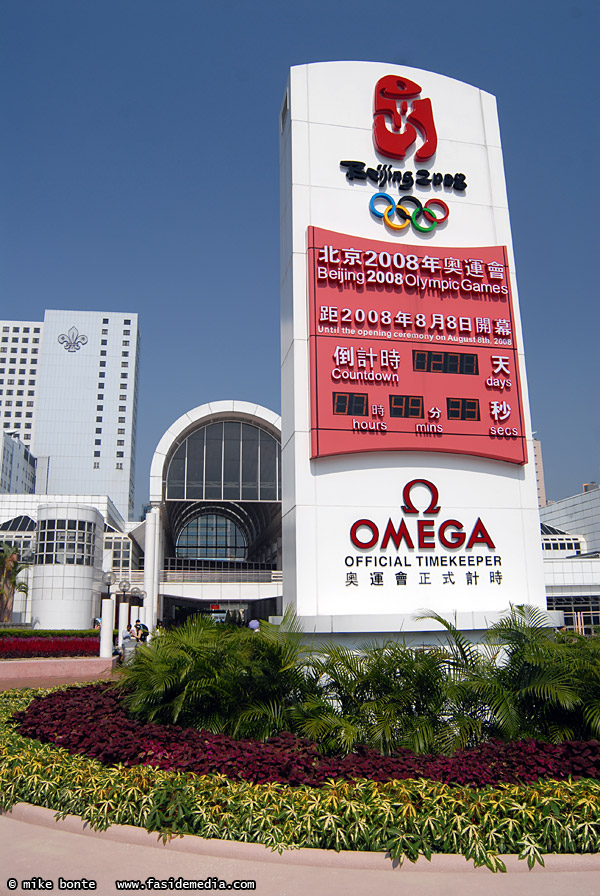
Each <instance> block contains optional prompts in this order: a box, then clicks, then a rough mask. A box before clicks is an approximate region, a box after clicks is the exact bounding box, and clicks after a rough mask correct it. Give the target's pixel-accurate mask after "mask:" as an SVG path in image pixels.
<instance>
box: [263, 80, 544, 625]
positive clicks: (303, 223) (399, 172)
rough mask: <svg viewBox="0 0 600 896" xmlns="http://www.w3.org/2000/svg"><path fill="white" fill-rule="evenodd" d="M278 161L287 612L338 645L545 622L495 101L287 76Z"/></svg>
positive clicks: (429, 88)
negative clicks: (523, 616) (512, 615)
mask: <svg viewBox="0 0 600 896" xmlns="http://www.w3.org/2000/svg"><path fill="white" fill-rule="evenodd" d="M280 158H281V234H282V251H281V259H282V270H281V284H282V286H281V296H282V451H283V453H282V471H283V559H284V600H285V602H286V603H287V604H292V605H293V606H294V607H295V609H296V612H297V613H298V615H299V616H300V617H301V619H302V620H303V623H304V627H305V630H306V631H313V630H314V631H316V632H317V633H323V634H335V635H342V636H343V635H347V636H354V635H360V634H370V633H390V632H399V631H402V632H405V633H409V632H422V631H423V630H424V629H425V628H426V627H427V624H424V623H423V622H422V621H418V620H417V619H416V618H415V617H416V615H418V614H419V613H420V612H422V611H423V610H425V609H429V610H434V611H436V612H438V613H440V614H442V615H444V616H446V617H448V618H450V617H451V618H452V619H453V620H456V622H457V623H458V626H459V627H460V628H461V629H462V630H465V631H471V632H473V631H478V630H482V629H485V628H487V627H488V626H489V625H490V623H491V622H493V621H494V620H496V619H497V618H498V617H499V616H500V615H501V614H502V613H503V612H504V611H505V610H506V609H507V607H508V605H509V603H517V604H518V603H529V604H534V605H537V606H539V607H541V608H545V598H544V587H543V576H542V554H541V544H540V529H539V513H538V505H537V491H536V480H535V470H534V466H533V449H532V434H531V423H530V415H529V401H528V395H527V383H526V376H525V363H524V354H523V338H522V333H521V318H520V313H519V301H518V294H517V284H516V278H515V265H514V255H513V247H512V238H511V230H510V219H509V211H508V203H507V197H506V186H505V181H504V169H503V162H502V149H501V144H500V132H499V127H498V118H497V113H496V103H495V99H494V97H493V96H491V95H490V94H488V93H484V92H483V91H481V90H479V89H477V88H476V87H472V86H470V85H468V84H463V83H461V82H459V81H454V80H452V79H451V78H447V77H444V76H442V75H438V74H434V73H432V72H425V71H420V70H417V69H408V68H403V67H398V66H393V65H387V64H382V63H368V62H329V63H318V64H314V65H305V66H297V67H294V68H292V69H291V72H290V80H289V83H288V87H287V90H286V94H285V99H284V103H283V107H282V111H281V151H280Z"/></svg>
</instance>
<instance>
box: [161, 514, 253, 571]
mask: <svg viewBox="0 0 600 896" xmlns="http://www.w3.org/2000/svg"><path fill="white" fill-rule="evenodd" d="M247 552H248V545H247V540H246V536H245V534H244V532H243V530H242V529H241V528H240V527H239V526H238V525H236V523H235V522H234V521H233V520H232V519H229V518H228V517H227V516H224V515H221V514H218V513H206V514H203V515H202V516H199V517H197V518H196V519H194V520H191V521H190V522H189V523H187V525H186V526H184V527H183V529H182V530H181V532H180V533H179V535H178V536H177V542H176V547H175V556H176V557H189V558H193V559H198V560H200V559H206V560H245V559H246V556H247Z"/></svg>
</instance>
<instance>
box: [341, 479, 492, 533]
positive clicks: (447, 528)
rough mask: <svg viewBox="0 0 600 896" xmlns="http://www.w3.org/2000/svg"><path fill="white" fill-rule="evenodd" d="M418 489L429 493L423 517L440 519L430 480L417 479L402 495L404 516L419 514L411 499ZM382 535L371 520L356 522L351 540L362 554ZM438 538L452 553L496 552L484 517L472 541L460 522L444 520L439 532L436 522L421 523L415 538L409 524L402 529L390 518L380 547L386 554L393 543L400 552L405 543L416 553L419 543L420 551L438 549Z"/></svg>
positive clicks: (434, 488) (474, 531)
mask: <svg viewBox="0 0 600 896" xmlns="http://www.w3.org/2000/svg"><path fill="white" fill-rule="evenodd" d="M415 485H424V486H425V487H426V488H427V489H428V490H429V494H430V501H429V506H428V507H427V509H426V510H424V511H422V513H423V515H424V516H437V514H438V513H439V512H440V509H441V508H440V506H439V504H438V499H439V492H438V489H437V487H436V486H435V485H434V483H433V482H430V481H429V480H428V479H413V480H411V481H410V482H407V483H406V485H405V486H404V489H403V491H402V498H403V501H404V504H403V505H402V507H401V510H402V512H403V513H404V514H407V515H409V514H410V515H416V514H418V513H419V510H417V508H416V507H415V505H414V504H413V501H412V498H411V491H412V489H413V487H414V486H415ZM365 530H366V531H365ZM379 535H380V533H379V527H378V526H377V524H376V523H374V522H373V520H369V519H360V520H356V522H354V523H353V524H352V526H351V528H350V540H351V542H352V544H353V545H354V547H356V548H358V549H359V550H369V549H370V548H373V547H375V545H376V544H377V543H378V542H379ZM436 538H437V541H439V543H440V544H441V545H443V547H445V548H449V549H450V550H456V549H457V548H461V547H463V545H464V546H465V547H466V548H467V549H468V548H472V547H474V546H475V545H478V544H482V545H483V544H484V545H487V547H488V548H490V550H495V549H496V546H495V544H494V542H493V541H492V539H491V537H490V535H489V533H488V531H487V529H486V528H485V526H484V524H483V522H482V520H481V518H480V517H478V518H477V521H476V523H475V525H474V526H473V528H472V530H471V534H470V535H469V537H468V538H467V533H466V531H465V529H464V526H463V524H462V523H461V522H460V521H459V520H454V519H448V520H444V521H443V522H442V523H440V524H439V526H438V527H437V530H436V528H435V520H417V526H416V533H415V532H414V531H413V534H411V532H410V530H409V527H408V526H407V524H406V520H404V519H403V520H402V521H401V522H400V525H398V526H395V525H394V522H393V521H392V519H391V518H390V519H388V522H387V525H386V527H385V530H384V532H383V536H382V537H381V542H380V544H379V547H380V550H382V551H385V550H386V548H387V547H388V545H389V543H390V541H391V542H392V543H393V544H394V547H395V548H396V550H398V549H399V548H400V546H401V544H402V542H404V543H405V545H406V547H407V548H413V549H414V547H415V542H416V545H417V547H418V548H420V549H427V548H435V547H436Z"/></svg>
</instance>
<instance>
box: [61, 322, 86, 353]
mask: <svg viewBox="0 0 600 896" xmlns="http://www.w3.org/2000/svg"><path fill="white" fill-rule="evenodd" d="M58 341H59V343H60V345H63V346H64V347H65V350H66V351H68V352H78V351H79V349H80V348H81V346H82V345H85V344H86V342H87V341H88V338H87V336H84V335H83V333H82V334H81V336H80V335H79V330H78V329H77V327H71V329H70V330H69V332H68V333H61V334H60V336H59V337H58Z"/></svg>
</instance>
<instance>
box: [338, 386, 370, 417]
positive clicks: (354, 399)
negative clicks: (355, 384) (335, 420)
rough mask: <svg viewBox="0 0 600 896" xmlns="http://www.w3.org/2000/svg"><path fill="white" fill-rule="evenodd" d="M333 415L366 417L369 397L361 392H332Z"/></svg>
mask: <svg viewBox="0 0 600 896" xmlns="http://www.w3.org/2000/svg"><path fill="white" fill-rule="evenodd" d="M333 413H334V414H346V415H347V416H352V417H367V416H368V414H369V396H368V395H367V394H366V393H362V392H334V393H333Z"/></svg>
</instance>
